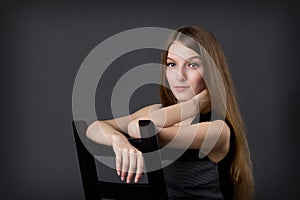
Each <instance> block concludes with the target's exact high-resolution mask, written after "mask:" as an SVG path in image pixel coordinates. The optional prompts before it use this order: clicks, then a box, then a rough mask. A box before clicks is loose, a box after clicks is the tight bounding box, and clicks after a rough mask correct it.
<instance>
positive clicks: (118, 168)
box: [115, 152, 122, 176]
mask: <svg viewBox="0 0 300 200" xmlns="http://www.w3.org/2000/svg"><path fill="white" fill-rule="evenodd" d="M115 154H116V171H117V174H118V176H120V175H121V163H122V156H121V153H120V152H117V153H115Z"/></svg>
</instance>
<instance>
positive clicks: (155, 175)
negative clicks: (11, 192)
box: [72, 120, 168, 200]
mask: <svg viewBox="0 0 300 200" xmlns="http://www.w3.org/2000/svg"><path fill="white" fill-rule="evenodd" d="M72 126H73V133H74V138H75V142H76V149H77V155H78V161H79V167H80V173H81V179H82V185H83V189H84V195H85V199H86V200H96V199H97V200H100V199H102V198H108V199H143V200H145V199H161V200H165V199H168V197H167V191H166V186H165V180H164V174H163V169H162V164H161V155H160V151H159V145H158V139H157V136H156V134H155V132H154V131H155V128H154V125H153V123H152V122H151V121H149V120H140V121H139V126H140V131H141V136H142V139H130V138H129V141H130V143H131V144H132V145H133V146H135V147H136V148H137V149H139V150H140V151H141V152H142V153H147V152H152V153H151V156H144V160H145V166H146V169H147V166H150V165H151V166H153V165H155V167H156V169H158V170H154V171H153V170H149V171H147V173H146V175H147V179H148V182H146V183H130V184H127V183H120V182H108V181H103V180H101V179H99V177H98V173H97V165H96V164H97V160H96V159H95V156H111V157H114V152H113V150H112V147H110V146H105V145H101V144H98V143H95V142H93V141H92V140H90V139H88V138H87V137H86V134H85V133H86V130H87V127H88V125H87V123H85V122H84V121H74V120H73V121H72ZM87 146H89V147H91V148H87ZM98 164H99V162H98ZM100 164H101V163H100ZM100 170H101V169H100ZM98 172H99V169H98Z"/></svg>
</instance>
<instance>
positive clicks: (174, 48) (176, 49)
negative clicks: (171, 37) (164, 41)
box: [168, 41, 200, 60]
mask: <svg viewBox="0 0 300 200" xmlns="http://www.w3.org/2000/svg"><path fill="white" fill-rule="evenodd" d="M168 57H171V58H176V57H180V58H183V59H185V60H187V59H191V58H195V57H198V58H200V56H199V54H198V53H197V52H195V51H194V50H192V49H190V48H188V47H186V46H184V45H183V44H182V43H181V42H178V41H175V42H173V43H172V44H171V45H170V47H169V49H168Z"/></svg>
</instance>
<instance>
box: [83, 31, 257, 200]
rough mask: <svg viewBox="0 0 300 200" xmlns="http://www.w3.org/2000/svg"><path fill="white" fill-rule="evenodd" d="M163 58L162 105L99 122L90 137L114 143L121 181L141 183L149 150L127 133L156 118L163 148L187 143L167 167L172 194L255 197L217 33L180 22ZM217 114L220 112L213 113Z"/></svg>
mask: <svg viewBox="0 0 300 200" xmlns="http://www.w3.org/2000/svg"><path fill="white" fill-rule="evenodd" d="M162 64H163V68H162V74H161V80H162V83H161V88H160V98H161V104H155V105H149V106H146V107H144V108H142V109H140V110H138V111H136V112H135V113H133V114H131V115H129V116H124V117H121V118H117V119H111V120H105V121H95V122H94V123H92V124H91V125H90V126H89V128H88V130H87V136H88V137H89V138H90V139H92V140H94V141H95V142H98V143H101V144H105V145H111V146H112V147H113V149H114V152H115V154H116V171H117V174H118V175H119V176H120V177H121V180H125V179H126V181H127V182H128V183H129V182H130V181H131V180H132V179H134V181H135V182H137V181H139V179H140V177H141V176H142V173H143V167H144V163H143V157H142V154H141V152H139V151H138V150H137V149H136V148H134V147H133V146H132V145H131V144H130V143H129V142H128V140H127V137H126V136H125V134H128V135H129V136H131V137H135V138H138V137H140V135H139V129H138V121H139V120H141V119H150V120H152V121H153V122H154V124H155V126H156V128H157V134H158V138H159V142H160V145H161V146H162V147H163V146H164V147H168V148H174V149H187V150H185V151H183V154H182V155H181V156H180V157H179V158H178V159H176V160H175V161H174V162H172V163H171V164H170V165H168V166H166V167H165V168H164V171H165V179H166V184H167V190H168V196H169V199H238V200H240V199H251V198H253V192H254V185H253V175H252V166H251V160H250V155H249V150H248V144H247V140H246V136H245V131H244V125H243V121H242V118H241V115H240V112H239V109H238V104H237V101H236V98H235V93H234V86H233V83H232V80H231V76H230V72H229V69H228V66H227V63H226V59H225V56H224V53H223V50H222V48H221V46H220V44H219V43H218V41H217V40H216V38H215V37H214V35H213V34H212V33H210V32H209V31H207V30H205V29H203V28H200V27H195V26H186V27H181V28H179V29H177V31H176V33H174V35H172V36H171V38H170V41H168V44H167V50H166V51H163V53H162ZM220 80H222V81H220ZM222 89H223V90H224V91H223V90H222ZM224 92H225V95H226V97H225V98H224ZM212 113H217V116H219V117H217V118H216V119H214V120H211V117H212ZM197 117H200V118H197ZM199 119H200V120H199ZM199 153H200V154H199ZM199 155H201V156H199Z"/></svg>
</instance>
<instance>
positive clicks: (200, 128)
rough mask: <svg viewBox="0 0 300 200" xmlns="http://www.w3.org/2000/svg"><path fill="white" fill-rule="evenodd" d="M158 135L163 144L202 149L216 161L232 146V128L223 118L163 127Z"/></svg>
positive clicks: (171, 146) (202, 151)
mask: <svg viewBox="0 0 300 200" xmlns="http://www.w3.org/2000/svg"><path fill="white" fill-rule="evenodd" d="M158 137H159V141H160V144H161V145H162V146H166V145H167V146H168V147H170V148H182V149H188V148H189V149H200V151H201V153H203V154H204V155H208V156H209V157H210V158H211V159H212V160H214V161H216V162H218V161H220V160H221V159H223V158H224V156H225V155H226V154H227V152H228V151H229V147H230V145H229V139H230V129H229V127H228V125H227V124H226V123H225V122H224V121H222V120H215V121H212V122H201V123H198V124H192V125H183V126H181V125H175V126H171V127H166V128H162V129H161V130H160V132H159V133H158Z"/></svg>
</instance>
